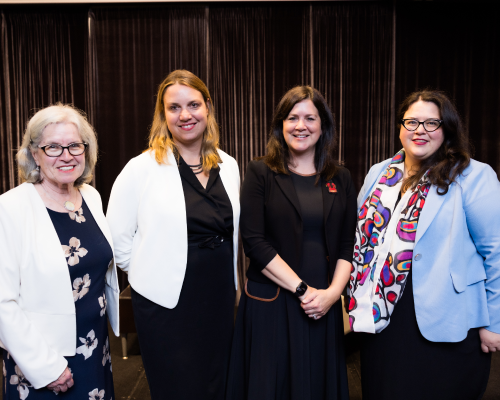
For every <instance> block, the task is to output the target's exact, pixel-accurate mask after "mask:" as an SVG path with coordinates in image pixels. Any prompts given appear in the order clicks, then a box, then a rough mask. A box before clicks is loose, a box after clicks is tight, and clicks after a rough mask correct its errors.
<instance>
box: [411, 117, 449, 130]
mask: <svg viewBox="0 0 500 400" xmlns="http://www.w3.org/2000/svg"><path fill="white" fill-rule="evenodd" d="M401 123H402V124H403V126H404V127H405V128H406V130H408V131H410V132H413V131H416V130H417V129H418V127H419V126H420V124H422V125H423V127H424V129H425V130H426V131H427V132H434V131H435V130H437V129H439V127H440V126H441V124H442V123H443V120H441V119H434V118H429V119H426V120H425V121H419V120H417V119H413V118H406V119H402V120H401Z"/></svg>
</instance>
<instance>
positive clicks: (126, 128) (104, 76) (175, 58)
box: [90, 6, 207, 208]
mask: <svg viewBox="0 0 500 400" xmlns="http://www.w3.org/2000/svg"><path fill="white" fill-rule="evenodd" d="M90 17H91V27H92V28H93V30H92V31H91V35H92V34H94V35H95V37H93V38H92V43H94V45H95V47H96V49H95V54H96V59H97V61H96V65H95V68H96V71H95V72H94V73H95V79H96V87H97V94H96V128H97V132H98V134H99V148H100V161H99V164H98V166H97V171H96V186H97V188H98V189H99V191H100V193H101V196H102V199H103V204H104V206H105V208H106V206H107V202H108V199H109V194H110V192H111V187H112V185H113V182H114V181H115V179H116V177H117V175H118V174H119V173H120V171H121V170H122V169H123V167H124V166H125V164H126V163H127V162H128V161H129V160H130V159H131V158H132V157H135V156H137V155H139V154H140V153H141V152H142V151H143V150H145V149H146V148H147V138H148V134H149V127H150V125H151V122H152V119H153V113H154V106H155V102H156V97H155V96H156V91H157V88H158V85H159V84H160V82H161V81H162V80H163V79H164V78H165V77H166V76H167V75H168V73H169V72H171V71H173V70H175V69H180V68H183V69H188V70H190V71H191V72H193V73H194V74H196V75H198V76H199V77H200V78H201V79H206V77H207V72H206V62H205V60H206V51H205V48H206V24H205V8H204V7H199V6H195V7H190V6H167V7H143V8H141V7H139V8H137V7H120V8H117V7H95V8H92V10H91V15H90Z"/></svg>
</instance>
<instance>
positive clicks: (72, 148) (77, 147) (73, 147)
mask: <svg viewBox="0 0 500 400" xmlns="http://www.w3.org/2000/svg"><path fill="white" fill-rule="evenodd" d="M38 147H39V148H41V149H42V150H43V152H44V153H45V154H47V155H48V156H49V157H59V156H60V155H61V154H62V153H63V152H64V149H68V152H69V154H71V155H72V156H79V155H82V154H83V153H85V150H87V147H89V144H88V143H71V144H70V145H69V146H61V145H59V144H48V145H45V146H38Z"/></svg>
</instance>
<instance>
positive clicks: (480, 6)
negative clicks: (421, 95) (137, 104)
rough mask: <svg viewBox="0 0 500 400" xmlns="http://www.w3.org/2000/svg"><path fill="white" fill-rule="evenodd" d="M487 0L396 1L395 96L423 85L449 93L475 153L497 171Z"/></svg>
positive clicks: (497, 66)
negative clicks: (447, 0) (450, 0)
mask: <svg viewBox="0 0 500 400" xmlns="http://www.w3.org/2000/svg"><path fill="white" fill-rule="evenodd" d="M491 5H492V3H489V4H485V3H474V2H470V3H460V2H454V3H453V7H450V3H427V2H419V3H413V2H409V3H406V2H403V3H398V4H397V34H396V38H397V50H396V53H397V74H396V77H397V83H396V90H397V92H396V93H397V101H398V102H401V101H402V100H403V99H404V98H405V96H406V95H408V94H409V93H411V92H412V91H414V90H417V89H423V88H426V87H430V88H437V89H440V90H444V91H445V92H446V93H448V95H449V96H450V97H451V98H453V99H455V103H456V106H457V108H458V111H459V113H460V114H461V116H462V119H463V120H464V123H465V126H466V128H467V130H468V132H469V140H470V142H471V144H472V146H473V148H474V150H475V151H474V153H473V156H474V158H475V159H477V160H479V161H482V162H485V163H488V164H489V165H491V166H492V167H493V169H495V171H496V172H497V174H498V175H499V176H500V156H499V154H500V139H499V135H498V127H499V126H500V25H499V23H498V21H499V19H500V11H499V9H498V7H492V6H491ZM417 21H418V24H417V25H415V23H416V22H417Z"/></svg>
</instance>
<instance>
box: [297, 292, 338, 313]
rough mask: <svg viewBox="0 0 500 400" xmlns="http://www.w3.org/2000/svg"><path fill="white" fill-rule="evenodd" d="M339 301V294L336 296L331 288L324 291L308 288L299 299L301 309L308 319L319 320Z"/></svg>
mask: <svg viewBox="0 0 500 400" xmlns="http://www.w3.org/2000/svg"><path fill="white" fill-rule="evenodd" d="M339 299H340V294H336V292H335V290H333V288H332V287H329V288H328V289H326V290H323V289H319V290H318V289H314V288H312V287H308V288H307V292H306V293H305V295H304V296H303V299H301V301H302V303H301V307H302V308H303V309H304V311H305V313H306V314H307V315H308V317H309V318H314V319H320V318H321V317H322V316H324V315H326V313H327V312H328V310H330V308H331V307H332V306H333V305H334V304H335V303H336V302H337V301H338V300H339Z"/></svg>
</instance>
